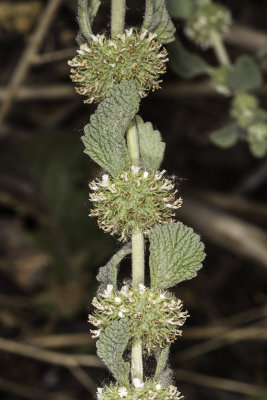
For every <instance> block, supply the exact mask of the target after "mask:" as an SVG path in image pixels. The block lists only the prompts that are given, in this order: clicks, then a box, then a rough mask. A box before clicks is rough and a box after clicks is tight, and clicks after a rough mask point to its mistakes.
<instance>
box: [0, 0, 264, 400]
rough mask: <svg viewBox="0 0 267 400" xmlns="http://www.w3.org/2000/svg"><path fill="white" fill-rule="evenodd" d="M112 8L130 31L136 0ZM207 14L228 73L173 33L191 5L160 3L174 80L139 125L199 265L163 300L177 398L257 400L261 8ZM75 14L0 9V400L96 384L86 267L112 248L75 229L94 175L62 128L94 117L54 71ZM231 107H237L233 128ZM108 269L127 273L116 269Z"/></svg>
mask: <svg viewBox="0 0 267 400" xmlns="http://www.w3.org/2000/svg"><path fill="white" fill-rule="evenodd" d="M216 4H219V3H216ZM127 5H128V12H127V21H129V25H134V24H135V23H138V21H140V18H141V16H142V15H143V11H144V1H142V0H135V1H131V0H128V1H127ZM220 5H222V6H225V7H228V8H229V7H230V10H231V12H232V14H233V16H232V21H233V22H232V26H231V28H229V31H228V32H227V33H226V34H225V35H224V39H225V44H224V43H223V42H222V37H221V36H220V35H219V38H218V36H217V42H216V43H217V46H218V43H219V49H220V50H222V49H223V54H224V57H225V58H227V60H228V61H229V60H230V59H231V60H233V62H231V63H229V65H228V61H227V63H225V62H222V60H220V57H221V56H218V48H217V47H216V45H214V43H213V44H211V46H210V47H208V48H205V49H203V48H202V47H199V46H198V44H194V43H193V42H192V40H191V36H192V35H191V36H190V35H189V36H190V37H188V36H187V35H185V32H186V27H188V24H189V22H190V20H192V19H193V16H194V15H195V14H196V13H198V12H199V11H201V9H202V7H205V4H204V3H202V2H201V3H200V2H195V1H194V2H193V1H191V0H168V6H169V10H170V12H171V13H172V16H173V17H174V18H175V19H177V24H176V25H177V35H178V36H177V41H176V43H175V44H174V45H170V46H169V48H168V50H169V53H170V63H169V66H170V67H171V68H172V71H173V72H171V71H170V68H169V72H168V74H167V77H166V78H165V82H164V85H163V89H162V90H161V91H159V92H158V93H155V94H154V95H153V96H150V98H149V101H147V100H144V101H143V102H142V110H141V113H142V116H143V118H144V119H145V120H153V121H154V122H155V123H156V126H157V127H158V128H159V130H160V131H161V132H162V134H163V136H164V141H166V142H167V148H166V158H165V162H164V163H165V164H164V165H163V167H166V169H168V171H172V172H173V174H174V175H175V176H179V178H177V180H178V183H179V185H180V191H181V194H182V196H183V198H184V206H183V207H182V208H181V209H180V210H179V218H180V219H181V220H182V221H183V222H185V223H187V224H189V225H190V226H192V227H194V229H195V230H196V231H197V232H199V233H200V234H201V235H202V239H203V241H204V242H205V243H206V247H207V254H208V257H207V261H206V266H205V270H204V269H203V271H201V272H200V274H199V277H198V279H197V280H195V281H192V282H189V283H187V282H185V283H183V284H182V285H180V286H179V289H178V290H177V295H178V296H179V297H181V298H182V299H183V300H184V302H185V303H186V304H187V308H188V309H189V310H190V315H191V318H190V321H188V323H187V326H186V327H185V329H184V334H183V340H182V341H178V342H177V343H176V344H175V346H174V349H173V355H172V360H171V361H172V366H173V367H174V368H175V369H176V371H177V376H178V378H179V381H180V382H181V383H180V385H179V388H180V389H181V391H182V392H183V393H184V394H185V396H186V397H187V398H190V399H192V400H194V399H198V400H199V399H201V400H206V399H213V398H214V397H215V396H216V397H218V398H220V399H222V400H223V399H227V400H228V399H230V400H231V399H239V398H240V399H241V398H242V399H244V398H246V399H247V398H250V397H251V398H255V399H264V398H266V391H265V392H264V391H263V390H264V387H266V386H267V383H266V369H267V368H266V357H265V351H266V340H267V327H266V314H267V311H266V273H267V272H266V271H267V269H266V268H267V233H266V229H267V206H266V200H267V194H266V189H267V188H266V178H267V163H266V160H265V159H264V158H259V156H261V157H262V156H263V155H264V154H265V153H266V146H265V143H266V142H265V141H264V140H262V136H263V137H265V136H264V135H265V133H264V132H265V129H266V128H265V121H266V115H265V111H264V110H265V109H266V108H267V101H266V85H265V83H264V81H265V70H266V50H265V45H266V44H267V34H266V33H264V30H265V29H266V18H267V6H266V2H265V1H264V0H242V1H241V0H232V1H230V0H228V1H226V0H225V1H221V2H220ZM109 7H110V1H109V0H103V1H102V4H101V7H100V10H99V13H98V15H97V17H96V19H95V22H94V24H95V31H96V32H101V31H105V30H106V26H105V24H106V21H107V19H108V16H109V13H110V9H109ZM76 11H77V2H76V0H64V1H63V0H49V1H37V0H29V1H27V2H25V1H17V0H16V1H15V0H12V1H11V0H10V1H7V0H5V1H2V2H1V3H0V61H1V62H0V70H1V75H0V85H1V86H0V101H1V107H0V277H1V279H0V351H1V353H0V354H1V357H0V366H1V368H0V370H1V373H0V393H1V399H4V400H5V399H20V398H29V399H38V400H40V399H46V400H47V399H52V400H53V399H63V400H64V399H71V398H73V399H80V398H83V397H84V396H86V397H87V398H92V397H93V395H94V393H95V386H96V384H97V383H98V382H101V380H102V379H103V378H104V377H105V371H104V369H103V368H102V364H101V363H100V362H99V361H98V360H97V359H96V358H95V357H94V351H95V350H94V349H95V346H94V343H93V342H92V341H91V339H90V335H89V327H88V326H87V324H86V323H85V321H86V318H87V313H88V308H89V304H90V302H91V299H92V297H93V294H94V293H95V285H96V280H95V275H96V272H97V270H98V267H99V266H100V265H102V264H105V263H106V261H107V260H108V259H109V258H110V256H111V255H112V254H113V253H114V251H115V248H116V246H117V244H116V242H115V240H113V239H112V238H111V237H109V235H105V234H104V233H102V232H101V231H100V230H99V229H98V227H97V225H96V222H95V221H94V220H92V219H89V218H87V214H88V213H89V203H88V181H89V180H91V178H92V177H93V176H95V175H96V174H98V173H99V174H100V173H101V171H100V170H99V169H97V166H96V165H95V164H93V163H92V162H90V161H89V159H88V157H87V156H85V155H84V156H83V155H82V149H83V147H82V143H81V141H80V136H81V132H79V131H77V127H80V130H81V129H82V128H83V126H84V124H85V123H86V122H87V121H88V119H89V118H88V114H89V113H92V112H93V106H88V105H83V104H81V101H80V99H79V97H78V95H77V94H76V93H75V91H74V88H73V85H72V84H71V82H70V81H69V67H68V65H67V64H66V60H67V59H69V58H71V57H72V56H74V54H75V48H76V42H75V38H76V32H77V24H76V19H75V15H76ZM189 17H190V18H189ZM186 20H187V21H186ZM227 24H228V19H227ZM219 33H224V30H223V31H220V30H219ZM219 39H220V40H219ZM216 48H217V51H216ZM226 49H227V50H226ZM214 50H215V52H214ZM220 50H219V54H221V53H220ZM225 54H226V55H225ZM216 55H217V56H218V59H217V58H216ZM218 61H219V62H218ZM224 61H225V60H224ZM225 64H226V65H225ZM177 75H179V76H180V78H177ZM185 79H186V80H187V81H185ZM218 87H219V89H220V91H219V92H218ZM222 87H223V89H224V90H223V92H224V93H225V92H227V93H226V94H227V96H222V95H221V93H220V92H221V89H222ZM248 92H249V93H248ZM244 104H245V106H246V107H245V109H246V108H247V107H248V108H249V110H252V117H251V118H248V119H247V118H245V120H244V118H242V115H243V114H242V110H244ZM259 104H260V106H259ZM240 107H241V111H240ZM192 116H193V117H192ZM245 116H247V112H245ZM249 116H251V114H250V113H249ZM210 132H213V133H211V134H210ZM259 132H260V134H259ZM262 132H263V134H262ZM251 135H252V136H253V135H254V136H253V137H256V138H257V140H258V139H259V137H260V141H259V140H258V141H257V144H255V142H253V141H252V140H250V139H249V138H250V137H251ZM210 138H211V141H212V142H213V143H215V144H217V145H219V146H221V147H229V149H227V150H222V149H221V148H220V147H216V146H214V145H213V144H212V143H211V142H210ZM238 139H242V140H240V142H239V143H238V144H237V145H236V146H234V147H232V145H233V144H234V143H236V142H237V140H238ZM247 143H248V144H249V147H250V150H251V152H252V153H253V154H254V155H256V156H257V157H256V158H255V157H254V156H253V155H252V154H251V152H250V151H249V150H248V146H247ZM122 268H124V269H125V271H127V269H128V268H129V265H128V261H127V259H126V261H125V262H123V267H122ZM122 272H123V271H122ZM262 393H263V394H262Z"/></svg>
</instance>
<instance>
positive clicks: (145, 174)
mask: <svg viewBox="0 0 267 400" xmlns="http://www.w3.org/2000/svg"><path fill="white" fill-rule="evenodd" d="M147 177H148V172H147V171H145V172H144V178H145V179H146V178H147Z"/></svg>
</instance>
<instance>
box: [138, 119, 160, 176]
mask: <svg viewBox="0 0 267 400" xmlns="http://www.w3.org/2000/svg"><path fill="white" fill-rule="evenodd" d="M135 119H136V125H137V130H138V139H139V147H140V155H141V163H142V167H143V168H149V169H150V168H151V169H152V170H157V169H158V168H159V167H160V164H161V163H162V160H163V156H164V151H165V143H164V142H162V138H161V134H160V132H159V131H156V130H154V129H153V126H152V124H151V122H144V121H143V120H142V118H141V117H140V116H139V115H137V116H136V118H135Z"/></svg>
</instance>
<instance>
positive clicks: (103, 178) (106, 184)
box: [100, 174, 109, 187]
mask: <svg viewBox="0 0 267 400" xmlns="http://www.w3.org/2000/svg"><path fill="white" fill-rule="evenodd" d="M108 181H109V176H108V175H107V174H104V175H103V176H102V182H101V183H100V186H103V187H107V186H108Z"/></svg>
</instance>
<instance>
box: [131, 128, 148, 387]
mask: <svg viewBox="0 0 267 400" xmlns="http://www.w3.org/2000/svg"><path fill="white" fill-rule="evenodd" d="M127 145H128V149H129V153H130V157H131V160H132V163H133V165H135V166H138V165H139V162H140V154H139V143H138V136H137V129H136V125H135V123H134V121H132V122H131V123H130V125H129V127H128V130H127ZM144 253H145V249H144V235H143V233H142V231H141V230H139V231H135V232H134V233H133V235H132V285H133V287H134V288H138V285H139V284H140V283H142V284H144V281H145V276H144V273H145V268H144V265H145V259H144V258H145V257H144ZM131 375H132V379H134V378H138V379H140V380H141V381H142V380H143V349H142V341H141V340H140V341H137V342H135V343H134V344H133V347H132V365H131Z"/></svg>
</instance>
